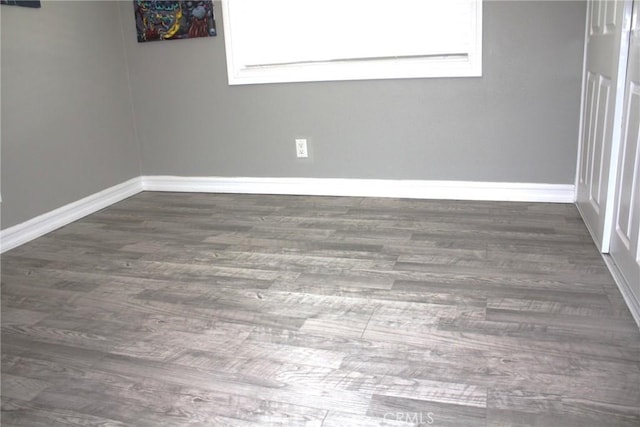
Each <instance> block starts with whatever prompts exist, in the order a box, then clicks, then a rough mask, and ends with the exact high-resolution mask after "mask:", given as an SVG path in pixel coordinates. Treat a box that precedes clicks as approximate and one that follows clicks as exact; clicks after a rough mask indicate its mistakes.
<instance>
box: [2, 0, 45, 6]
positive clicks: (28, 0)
mask: <svg viewBox="0 0 640 427" xmlns="http://www.w3.org/2000/svg"><path fill="white" fill-rule="evenodd" d="M0 4H8V5H10V6H24V7H40V0H0Z"/></svg>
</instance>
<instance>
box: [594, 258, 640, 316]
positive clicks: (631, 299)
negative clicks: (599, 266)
mask: <svg viewBox="0 0 640 427" xmlns="http://www.w3.org/2000/svg"><path fill="white" fill-rule="evenodd" d="M602 259H604V262H605V264H607V267H608V268H609V271H610V272H611V276H613V280H614V281H615V282H616V285H618V289H620V293H621V294H622V298H624V302H626V303H627V307H629V311H630V312H631V315H632V316H633V319H634V320H635V321H636V324H637V325H638V327H639V328H640V301H638V299H637V298H636V296H635V295H634V294H633V291H632V290H631V287H630V286H629V284H628V283H627V281H626V280H625V278H624V276H623V275H622V273H621V272H620V270H619V269H618V266H617V265H616V263H615V262H614V261H613V259H612V258H611V256H610V255H608V254H602Z"/></svg>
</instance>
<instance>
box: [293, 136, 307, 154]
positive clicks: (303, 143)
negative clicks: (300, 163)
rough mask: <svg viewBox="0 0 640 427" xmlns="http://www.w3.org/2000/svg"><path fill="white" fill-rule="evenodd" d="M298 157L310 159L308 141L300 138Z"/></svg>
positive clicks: (297, 144) (298, 140) (297, 143)
mask: <svg viewBox="0 0 640 427" xmlns="http://www.w3.org/2000/svg"><path fill="white" fill-rule="evenodd" d="M296 156H297V157H298V158H307V157H309V151H308V150H307V140H306V139H303V138H300V139H296Z"/></svg>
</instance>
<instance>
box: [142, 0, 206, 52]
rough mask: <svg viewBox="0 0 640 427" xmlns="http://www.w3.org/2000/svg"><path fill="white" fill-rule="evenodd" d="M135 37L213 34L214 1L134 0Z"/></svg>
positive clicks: (154, 37) (186, 36) (171, 37)
mask: <svg viewBox="0 0 640 427" xmlns="http://www.w3.org/2000/svg"><path fill="white" fill-rule="evenodd" d="M133 5H134V8H135V16H136V29H137V30H138V41H139V42H149V41H155V40H171V39H188V38H194V37H214V36H215V35H216V34H217V33H216V22H215V18H214V14H213V1H212V0H207V1H148V0H147V1H144V0H134V1H133Z"/></svg>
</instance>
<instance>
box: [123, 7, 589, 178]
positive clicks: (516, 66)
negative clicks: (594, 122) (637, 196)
mask: <svg viewBox="0 0 640 427" xmlns="http://www.w3.org/2000/svg"><path fill="white" fill-rule="evenodd" d="M120 8H121V11H122V16H123V19H124V25H123V28H124V34H125V45H126V49H127V57H128V62H129V65H130V73H131V78H132V84H133V99H134V104H135V111H136V123H137V126H138V129H139V136H140V142H141V145H142V150H143V151H142V170H143V173H144V174H148V175H155V174H173V175H183V176H252V177H257V176H270V177H276V176H292V177H345V178H389V179H393V178H395V179H426V180H470V181H497V182H531V183H561V184H569V183H573V181H574V175H575V163H576V149H577V139H578V117H579V103H580V81H581V69H582V59H581V58H582V52H583V40H584V21H585V4H584V3H583V2H576V1H568V2H558V1H551V2H546V1H535V2H521V1H515V2H514V1H510V2H497V1H488V2H485V4H484V75H483V77H482V78H461V79H420V80H386V81H349V82H322V83H298V84H272V85H252V86H233V87H230V86H228V85H227V77H226V63H225V52H224V40H223V37H222V34H220V36H218V37H217V38H213V39H196V40H186V41H184V40H179V41H171V42H161V43H143V44H138V43H136V41H135V29H134V19H133V12H132V7H131V4H129V3H128V2H124V3H121V5H120ZM216 11H217V15H218V16H217V17H218V24H219V30H222V26H221V25H220V24H222V22H221V13H220V4H219V3H216ZM221 32H222V31H220V33H221ZM296 136H307V137H309V138H310V139H311V141H312V150H313V161H312V162H301V161H297V160H296V159H295V158H294V142H293V140H294V138H295V137H296Z"/></svg>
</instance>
